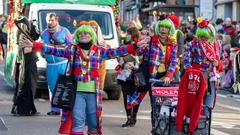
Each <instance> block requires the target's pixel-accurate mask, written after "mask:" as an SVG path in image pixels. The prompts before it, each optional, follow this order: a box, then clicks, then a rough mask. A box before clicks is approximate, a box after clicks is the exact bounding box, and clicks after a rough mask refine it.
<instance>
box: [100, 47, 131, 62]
mask: <svg viewBox="0 0 240 135" xmlns="http://www.w3.org/2000/svg"><path fill="white" fill-rule="evenodd" d="M134 53H135V48H134V44H131V45H127V46H121V47H118V48H116V49H113V48H108V49H105V48H102V49H101V53H100V55H101V58H105V59H112V58H116V57H121V56H126V55H128V54H134Z"/></svg>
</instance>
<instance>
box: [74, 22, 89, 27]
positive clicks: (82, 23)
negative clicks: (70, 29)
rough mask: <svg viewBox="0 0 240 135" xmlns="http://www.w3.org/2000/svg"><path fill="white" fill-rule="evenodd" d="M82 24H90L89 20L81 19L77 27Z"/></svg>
mask: <svg viewBox="0 0 240 135" xmlns="http://www.w3.org/2000/svg"><path fill="white" fill-rule="evenodd" d="M82 25H89V22H88V21H80V22H79V23H78V24H77V27H80V26H82Z"/></svg>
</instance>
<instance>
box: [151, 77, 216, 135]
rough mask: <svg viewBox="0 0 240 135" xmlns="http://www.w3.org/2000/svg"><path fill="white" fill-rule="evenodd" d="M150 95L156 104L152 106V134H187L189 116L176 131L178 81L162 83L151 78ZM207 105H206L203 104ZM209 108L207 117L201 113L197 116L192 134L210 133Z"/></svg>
mask: <svg viewBox="0 0 240 135" xmlns="http://www.w3.org/2000/svg"><path fill="white" fill-rule="evenodd" d="M150 82H151V83H152V85H151V88H152V95H153V96H154V98H155V101H156V106H155V107H154V108H153V112H154V117H155V122H154V123H155V128H154V129H153V131H152V134H153V135H185V134H188V132H187V131H188V125H189V118H186V119H184V121H183V131H176V113H177V112H176V110H177V101H178V88H179V82H172V83H171V84H170V85H168V86H166V85H164V83H163V81H160V80H155V79H151V80H150ZM203 107H207V106H203ZM207 108H208V109H209V112H210V115H209V118H207V117H206V116H204V115H202V116H201V117H200V118H199V121H198V126H197V127H196V130H195V132H194V133H193V134H194V135H210V132H211V131H210V130H211V118H212V109H211V108H209V107H207Z"/></svg>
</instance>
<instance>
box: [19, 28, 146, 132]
mask: <svg viewBox="0 0 240 135" xmlns="http://www.w3.org/2000/svg"><path fill="white" fill-rule="evenodd" d="M73 38H74V43H75V45H74V44H72V45H69V46H56V45H52V44H43V43H37V42H34V43H32V42H31V41H29V40H27V39H21V40H20V41H19V44H20V47H30V48H32V47H33V49H32V50H33V51H37V50H42V52H44V53H46V54H52V55H55V56H59V57H65V58H68V59H69V62H70V65H72V64H71V63H72V59H73V54H74V52H75V51H76V53H75V56H76V61H75V72H74V75H75V79H76V80H77V81H78V82H77V94H76V100H75V105H74V108H73V110H72V112H71V113H69V114H71V115H68V117H67V118H68V120H67V119H66V120H65V121H69V122H68V123H67V124H66V125H65V127H62V130H65V131H64V132H61V131H60V133H67V134H70V135H83V134H84V131H85V130H84V127H85V124H87V126H88V135H102V130H101V113H102V90H101V80H100V64H101V61H102V60H103V59H111V58H115V57H118V56H124V55H127V54H128V53H135V52H136V50H137V49H139V48H143V47H145V46H146V45H147V42H148V41H149V39H148V38H145V39H144V40H141V41H139V42H138V43H134V44H130V45H128V46H123V47H119V48H116V49H111V48H108V49H105V48H103V47H101V46H99V45H97V36H96V33H95V32H94V30H93V28H92V27H91V26H89V25H82V26H80V27H79V28H78V29H76V31H75V33H74V37H73ZM71 69H72V67H70V69H69V71H68V73H69V74H70V73H71V72H72V71H71ZM69 116H71V117H69ZM65 121H64V120H62V124H64V123H65ZM66 130H68V131H66Z"/></svg>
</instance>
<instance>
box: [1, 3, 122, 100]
mask: <svg viewBox="0 0 240 135" xmlns="http://www.w3.org/2000/svg"><path fill="white" fill-rule="evenodd" d="M49 12H55V13H56V14H57V16H58V17H59V23H60V25H61V26H64V27H66V28H68V29H69V31H70V32H71V33H72V34H73V33H74V31H75V30H76V29H77V28H78V23H79V22H80V21H83V20H85V21H89V20H95V21H97V23H98V24H99V26H100V28H101V31H102V35H103V38H104V40H105V41H106V43H107V44H109V45H110V46H111V48H116V47H118V46H119V42H118V35H117V28H116V26H115V21H114V16H113V11H112V8H111V7H110V6H107V5H87V4H65V3H61V4H58V3H54V4H53V3H30V4H29V3H28V4H26V5H25V6H24V15H25V16H27V17H28V19H29V20H36V22H37V23H38V24H37V25H38V27H39V30H40V32H42V31H43V30H44V29H45V28H47V23H46V14H47V13H49ZM16 39H17V38H16ZM39 40H41V39H39ZM16 43H17V42H15V43H14V44H16ZM14 47H18V46H17V45H14ZM37 56H38V59H39V61H38V62H37V67H38V88H39V87H40V88H42V87H45V86H47V80H46V73H45V71H46V64H47V63H46V61H45V59H44V58H43V57H42V55H41V53H40V52H37ZM20 59H21V58H20ZM20 61H21V60H20ZM11 63H12V64H15V65H17V63H19V62H18V61H17V59H14V60H12V61H11ZM117 64H118V62H117V60H116V59H111V60H106V70H107V74H106V79H105V87H104V90H105V91H106V93H107V94H108V97H109V99H115V100H117V99H119V98H120V91H121V89H120V86H119V85H117V82H116V79H115V78H116V75H117V73H116V71H115V67H116V66H117ZM8 65H9V64H8ZM18 67H19V66H15V67H14V68H13V70H14V72H12V73H13V74H12V75H11V77H10V78H9V74H6V72H5V76H8V78H9V79H13V78H15V80H18V79H17V77H16V75H17V72H19V69H17V68H18ZM5 68H8V67H7V65H6V66H5ZM8 82H11V81H8ZM8 84H9V83H8ZM12 85H13V84H12Z"/></svg>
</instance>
